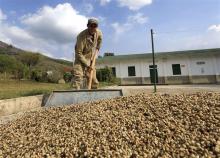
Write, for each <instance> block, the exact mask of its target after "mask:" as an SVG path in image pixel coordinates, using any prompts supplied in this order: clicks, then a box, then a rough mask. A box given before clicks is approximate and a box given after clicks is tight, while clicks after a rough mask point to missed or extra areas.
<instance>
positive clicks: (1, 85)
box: [0, 80, 114, 99]
mask: <svg viewBox="0 0 220 158" xmlns="http://www.w3.org/2000/svg"><path fill="white" fill-rule="evenodd" d="M112 85H114V84H113V83H107V82H101V83H100V88H102V87H106V86H112ZM69 89H71V88H70V84H69V83H68V84H53V83H40V82H34V81H15V80H9V81H6V80H0V99H9V98H16V97H22V96H32V95H38V94H46V93H50V92H51V91H53V90H69Z"/></svg>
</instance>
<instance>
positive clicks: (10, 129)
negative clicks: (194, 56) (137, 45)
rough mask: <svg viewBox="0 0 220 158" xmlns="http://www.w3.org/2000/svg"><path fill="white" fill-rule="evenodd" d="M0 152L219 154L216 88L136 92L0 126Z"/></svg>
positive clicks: (33, 114) (34, 154) (41, 154)
mask: <svg viewBox="0 0 220 158" xmlns="http://www.w3.org/2000/svg"><path fill="white" fill-rule="evenodd" d="M0 142H1V144H0V157H1V156H3V157H5V156H9V157H18V156H22V157H25V156H26V157H31V156H32V157H50V156H54V157H95V156H97V157H131V158H134V157H220V94H218V93H197V94H188V95H186V94H185V95H184V94H182V95H168V94H163V95H145V94H141V95H135V96H130V97H120V98H116V99H111V100H104V101H97V102H92V103H86V104H81V105H75V106H66V107H58V108H47V109H43V110H40V111H37V112H31V113H28V114H26V115H24V116H23V117H22V118H19V119H18V120H16V121H14V122H10V123H8V124H5V125H2V126H0Z"/></svg>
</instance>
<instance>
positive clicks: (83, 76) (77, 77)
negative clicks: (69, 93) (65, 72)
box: [72, 64, 99, 89]
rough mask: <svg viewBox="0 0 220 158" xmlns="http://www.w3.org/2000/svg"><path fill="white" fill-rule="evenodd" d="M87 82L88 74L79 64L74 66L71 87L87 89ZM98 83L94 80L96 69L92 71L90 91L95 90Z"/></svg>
mask: <svg viewBox="0 0 220 158" xmlns="http://www.w3.org/2000/svg"><path fill="white" fill-rule="evenodd" d="M88 82H89V72H88V71H87V69H86V68H85V67H84V66H83V65H81V64H74V66H73V80H72V87H73V88H75V89H87V87H88ZM98 85H99V82H98V80H97V78H96V69H94V70H93V77H92V89H97V88H98Z"/></svg>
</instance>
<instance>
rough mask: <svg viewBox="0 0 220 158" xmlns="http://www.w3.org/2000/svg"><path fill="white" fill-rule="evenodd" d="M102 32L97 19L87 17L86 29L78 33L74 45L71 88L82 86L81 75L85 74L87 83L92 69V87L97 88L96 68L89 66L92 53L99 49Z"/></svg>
mask: <svg viewBox="0 0 220 158" xmlns="http://www.w3.org/2000/svg"><path fill="white" fill-rule="evenodd" d="M101 43H102V32H101V31H100V30H99V29H98V20H97V19H94V18H92V19H89V20H88V24H87V29H86V30H84V31H82V32H81V33H79V35H78V36H77V41H76V45H75V61H74V65H73V82H72V86H73V88H75V89H77V90H79V89H80V88H82V83H83V77H84V76H86V78H87V84H88V78H89V73H90V72H91V70H93V78H92V89H97V88H98V84H99V82H98V80H97V78H96V70H95V68H92V67H91V59H92V55H93V54H94V53H96V52H97V50H99V49H100V47H101Z"/></svg>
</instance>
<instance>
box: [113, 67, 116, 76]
mask: <svg viewBox="0 0 220 158" xmlns="http://www.w3.org/2000/svg"><path fill="white" fill-rule="evenodd" d="M112 74H113V76H114V77H116V68H115V67H112Z"/></svg>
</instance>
